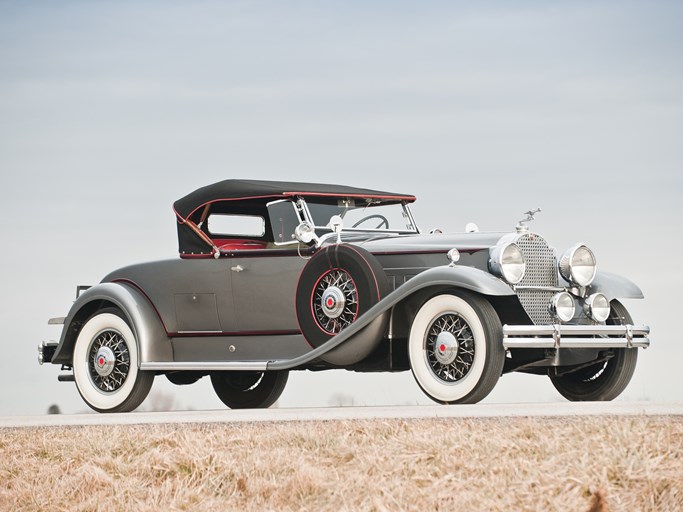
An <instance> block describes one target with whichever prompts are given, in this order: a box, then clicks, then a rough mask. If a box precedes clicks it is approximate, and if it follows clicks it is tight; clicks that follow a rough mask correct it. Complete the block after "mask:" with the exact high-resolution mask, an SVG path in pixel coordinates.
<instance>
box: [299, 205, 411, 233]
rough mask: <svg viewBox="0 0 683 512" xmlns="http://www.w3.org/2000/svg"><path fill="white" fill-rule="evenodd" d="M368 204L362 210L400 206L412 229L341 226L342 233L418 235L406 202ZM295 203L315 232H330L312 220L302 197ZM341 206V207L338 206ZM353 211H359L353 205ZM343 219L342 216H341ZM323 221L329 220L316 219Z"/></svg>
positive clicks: (329, 229)
mask: <svg viewBox="0 0 683 512" xmlns="http://www.w3.org/2000/svg"><path fill="white" fill-rule="evenodd" d="M338 200H339V202H342V203H343V202H346V203H348V204H350V203H351V202H354V203H355V198H354V199H353V200H349V199H348V198H341V197H340V198H339V199H338ZM366 201H368V203H367V204H366V205H365V206H362V208H364V209H369V208H376V207H378V206H382V205H385V206H389V205H400V206H401V208H402V209H403V214H404V216H405V218H406V219H407V222H408V223H410V225H411V226H412V229H391V228H389V229H379V228H361V227H356V228H354V227H347V226H343V227H342V232H348V233H373V234H388V233H390V234H398V235H417V234H419V233H420V229H419V227H418V226H417V223H416V222H415V218H414V217H413V214H412V212H411V210H410V206H409V204H408V202H407V201H392V202H386V201H377V200H373V199H370V198H368V199H366ZM297 202H298V203H299V204H300V208H301V210H300V211H301V213H303V215H304V217H305V220H306V221H307V222H309V223H310V224H311V225H312V226H313V227H314V228H315V229H316V230H327V231H331V230H332V228H331V227H330V226H329V224H326V225H323V226H321V225H319V224H317V223H316V220H315V219H314V218H313V215H312V213H311V210H310V208H309V207H308V203H307V202H306V200H305V199H304V198H303V197H299V198H297ZM340 206H341V205H340ZM354 209H360V208H358V207H356V206H355V204H354ZM342 218H343V215H342ZM318 220H319V221H320V220H323V221H325V222H329V219H318Z"/></svg>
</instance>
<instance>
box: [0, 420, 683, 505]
mask: <svg viewBox="0 0 683 512" xmlns="http://www.w3.org/2000/svg"><path fill="white" fill-rule="evenodd" d="M0 482H1V484H0V510H46V511H47V510H49V511H57V510H64V511H66V510H69V511H70V510H83V511H86V510H87V511H92V510H103V511H104V510H106V511H118V510H136V511H144V510H198V511H199V510H201V511H205V510H214V511H218V510H335V511H340V510H487V511H488V510H534V511H535V510H563V511H564V510H568V511H588V510H601V511H605V510H609V511H637V510H656V511H675V510H682V509H683V419H682V418H680V417H645V416H643V417H597V418H585V417H583V418H574V417H572V418H501V419H430V420H367V421H328V422H287V423H256V424H244V423H242V424H229V425H215V424H212V425H173V426H170V425H169V426H151V425H148V426H115V427H111V426H107V427H99V426H98V427H59V428H16V429H4V430H2V431H0Z"/></svg>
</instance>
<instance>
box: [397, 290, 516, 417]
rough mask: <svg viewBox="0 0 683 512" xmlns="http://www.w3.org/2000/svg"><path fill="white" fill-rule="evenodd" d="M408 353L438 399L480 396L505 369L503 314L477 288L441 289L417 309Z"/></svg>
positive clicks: (420, 379)
mask: <svg viewBox="0 0 683 512" xmlns="http://www.w3.org/2000/svg"><path fill="white" fill-rule="evenodd" d="M408 357H409V360H410V367H411V369H412V372H413V376H414V377H415V380H416V381H417V383H418V385H419V386H420V388H422V390H423V391H424V392H425V393H426V394H427V395H428V396H429V397H430V398H431V399H432V400H434V401H435V402H439V403H443V404H452V403H476V402H479V401H480V400H482V399H483V398H484V397H486V395H488V394H489V393H490V392H491V390H492V389H493V388H494V386H495V385H496V382H498V379H499V377H500V375H501V373H502V370H503V364H504V362H505V351H504V349H503V328H502V326H501V323H500V319H499V318H498V315H497V314H496V312H495V310H494V309H493V306H491V304H490V303H489V302H488V301H486V300H484V299H483V298H481V297H479V296H477V295H475V294H473V293H468V292H460V291H459V292H457V294H456V293H453V294H443V295H437V296H436V297H433V298H431V299H429V300H428V301H427V302H425V303H424V304H423V305H422V307H421V308H420V309H419V311H418V312H417V315H415V319H414V320H413V323H412V326H411V329H410V337H409V340H408Z"/></svg>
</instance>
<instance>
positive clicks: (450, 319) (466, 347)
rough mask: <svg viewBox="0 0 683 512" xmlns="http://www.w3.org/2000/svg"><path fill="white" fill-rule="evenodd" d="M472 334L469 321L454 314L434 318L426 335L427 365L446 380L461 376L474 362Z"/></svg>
mask: <svg viewBox="0 0 683 512" xmlns="http://www.w3.org/2000/svg"><path fill="white" fill-rule="evenodd" d="M474 351H475V347H474V336H473V335H472V329H471V328H470V326H469V324H468V323H467V322H466V321H465V320H464V319H463V318H462V317H461V316H460V315H458V314H457V313H447V314H445V315H442V316H440V317H439V318H437V319H436V320H435V321H434V322H433V323H432V325H431V327H430V328H429V331H428V333H427V336H426V338H425V355H426V357H427V364H428V365H429V367H430V368H431V370H432V371H433V372H434V375H436V376H437V377H438V378H440V379H441V380H443V381H445V382H456V381H458V380H460V379H462V378H463V377H464V376H465V375H467V373H468V372H469V371H470V368H472V364H473V363H474Z"/></svg>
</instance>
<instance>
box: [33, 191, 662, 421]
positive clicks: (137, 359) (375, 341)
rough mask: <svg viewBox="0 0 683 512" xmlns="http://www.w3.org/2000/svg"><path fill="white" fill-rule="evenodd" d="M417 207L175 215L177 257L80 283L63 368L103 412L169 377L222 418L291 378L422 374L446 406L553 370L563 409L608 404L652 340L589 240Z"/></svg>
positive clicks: (358, 204) (354, 194) (179, 205)
mask: <svg viewBox="0 0 683 512" xmlns="http://www.w3.org/2000/svg"><path fill="white" fill-rule="evenodd" d="M414 201H415V197H414V196H412V195H409V194H397V193H389V192H379V191H375V190H365V189H360V188H352V187H344V186H338V185H322V184H313V183H287V182H271V181H256V180H226V181H221V182H219V183H215V184H213V185H209V186H206V187H203V188H200V189H198V190H196V191H195V192H192V193H191V194H189V195H187V196H185V197H183V198H182V199H180V200H178V201H176V202H175V204H174V210H175V214H176V218H177V224H178V240H179V251H180V257H179V258H175V259H169V260H164V261H156V262H151V263H143V264H138V265H132V266H129V267H125V268H122V269H119V270H115V271H114V272H112V273H111V274H109V275H107V276H106V277H105V278H104V279H103V280H102V282H101V283H99V284H97V285H95V286H92V287H86V286H81V287H78V292H77V299H76V301H75V303H74V304H73V306H72V307H71V310H70V311H69V313H68V315H67V316H66V317H65V318H57V319H52V320H50V323H52V324H63V329H62V333H61V338H60V340H59V343H55V342H51V343H45V342H43V343H42V344H41V345H40V346H39V361H40V363H41V364H42V363H52V364H56V365H61V369H62V371H64V372H67V373H62V374H60V375H59V376H58V379H59V380H60V381H75V383H76V387H77V388H78V392H79V393H80V395H81V396H82V398H83V400H84V401H85V402H86V403H87V404H88V405H89V406H90V407H91V408H92V409H94V410H96V411H100V412H115V411H131V410H133V409H135V408H136V407H138V406H139V405H140V404H141V403H142V401H143V400H144V399H145V397H146V396H147V394H148V392H149V390H150V387H151V386H152V381H153V380H154V377H155V376H157V375H165V376H166V377H167V378H168V379H169V380H170V381H171V382H173V383H175V384H191V383H194V382H196V381H197V380H198V379H200V378H202V377H204V376H207V375H208V376H209V377H210V378H211V383H212V385H213V388H214V390H215V391H216V393H217V395H218V397H219V398H220V399H221V401H222V402H223V403H225V404H226V405H227V406H228V407H232V408H244V407H268V406H270V405H272V404H273V403H274V402H275V401H276V400H277V399H278V397H279V396H280V395H281V393H282V391H283V389H284V387H285V384H286V382H287V377H288V372H289V371H290V370H328V369H340V368H341V369H346V370H353V371H358V372H377V371H387V372H397V371H406V370H411V371H412V373H413V375H414V377H415V380H416V381H417V384H418V385H419V386H420V388H422V390H423V391H424V392H425V393H426V394H427V395H428V396H429V397H430V398H431V399H433V400H434V401H436V402H439V403H443V404H454V403H475V402H478V401H480V400H482V399H483V398H484V397H486V396H487V395H488V394H489V392H490V391H491V390H492V389H493V387H494V386H495V385H496V382H497V381H498V379H499V378H500V376H501V375H502V374H503V373H507V372H514V371H516V372H526V373H532V374H538V375H546V376H548V377H549V378H550V380H551V381H552V383H553V385H554V386H555V388H557V390H558V391H559V392H560V393H561V394H562V395H563V396H564V397H566V398H567V399H569V400H612V399H613V398H615V397H616V396H617V395H619V394H620V393H621V392H622V391H623V390H624V389H625V388H626V386H627V385H628V383H629V381H630V379H631V376H632V375H633V372H634V369H635V366H636V359H637V355H638V348H639V347H642V348H645V347H647V346H648V345H649V343H650V341H649V339H648V335H649V331H650V330H649V328H648V327H647V326H642V325H634V324H633V321H632V320H631V317H630V315H629V313H628V311H627V310H626V309H625V308H624V306H623V305H622V304H621V302H619V299H622V298H642V297H643V295H642V292H641V291H640V289H639V288H638V287H637V286H636V285H635V284H633V283H632V282H631V281H629V280H627V279H625V278H623V277H619V276H616V275H613V274H609V273H606V272H598V271H597V269H596V260H595V256H594V255H593V252H592V251H591V250H590V249H589V248H588V247H586V246H585V245H583V244H581V243H578V244H576V245H574V246H573V247H571V248H569V249H568V250H567V251H566V252H564V253H562V254H561V255H560V256H559V258H558V256H556V253H555V251H554V250H553V249H552V248H551V247H550V246H549V245H548V244H547V243H546V241H545V240H544V239H543V238H542V237H541V236H539V235H538V234H536V233H534V232H532V231H530V229H529V227H528V223H529V222H530V221H531V220H533V216H534V214H535V213H537V210H534V211H530V212H527V214H526V218H525V219H524V220H522V221H520V222H519V223H518V224H517V225H516V228H515V229H514V230H513V231H511V232H498V233H484V232H478V230H477V228H476V226H468V229H467V231H468V232H465V233H455V234H443V233H440V232H438V231H437V232H432V233H430V234H424V233H421V231H420V230H419V229H418V227H417V224H416V222H415V220H414V219H413V216H412V214H411V211H410V208H409V205H410V203H412V202H414Z"/></svg>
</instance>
